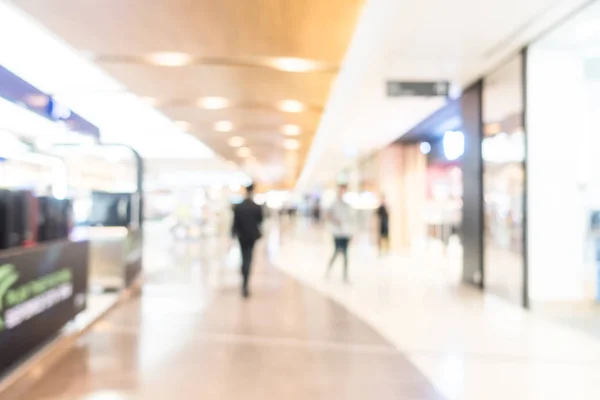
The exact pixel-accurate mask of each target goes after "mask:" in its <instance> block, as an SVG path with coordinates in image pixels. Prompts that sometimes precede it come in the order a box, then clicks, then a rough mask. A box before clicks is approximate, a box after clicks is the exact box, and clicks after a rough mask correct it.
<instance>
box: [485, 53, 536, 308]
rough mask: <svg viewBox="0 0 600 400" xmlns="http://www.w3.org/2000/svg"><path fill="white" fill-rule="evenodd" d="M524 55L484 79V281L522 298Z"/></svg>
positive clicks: (511, 296)
mask: <svg viewBox="0 0 600 400" xmlns="http://www.w3.org/2000/svg"><path fill="white" fill-rule="evenodd" d="M522 75H523V69H522V57H521V56H518V57H516V58H514V59H513V60H511V61H510V62H508V63H506V64H505V65H503V66H502V67H500V68H499V69H498V70H496V71H495V72H494V73H492V74H491V75H490V76H488V77H487V78H486V79H485V80H484V88H483V121H484V139H483V142H482V146H483V147H482V156H483V171H484V172H483V192H484V213H485V223H484V235H485V237H484V245H485V249H484V254H485V259H484V282H485V288H486V290H487V291H488V292H491V293H495V294H497V295H499V296H501V297H503V298H505V299H508V300H510V301H511V302H514V303H517V304H521V303H522V302H523V270H524V251H523V204H524V192H525V190H524V183H525V179H524V177H525V173H524V159H525V133H524V130H523V77H522Z"/></svg>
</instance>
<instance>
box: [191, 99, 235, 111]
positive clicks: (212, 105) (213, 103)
mask: <svg viewBox="0 0 600 400" xmlns="http://www.w3.org/2000/svg"><path fill="white" fill-rule="evenodd" d="M198 106H199V107H202V108H205V109H207V110H221V109H223V108H227V107H229V100H227V99H226V98H224V97H204V98H202V99H200V100H198Z"/></svg>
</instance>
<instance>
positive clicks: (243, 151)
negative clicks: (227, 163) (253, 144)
mask: <svg viewBox="0 0 600 400" xmlns="http://www.w3.org/2000/svg"><path fill="white" fill-rule="evenodd" d="M251 154H252V152H251V151H250V149H249V148H247V147H240V148H239V149H238V151H237V155H238V156H239V157H241V158H246V157H250V155H251Z"/></svg>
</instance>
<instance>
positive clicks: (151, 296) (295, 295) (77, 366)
mask: <svg viewBox="0 0 600 400" xmlns="http://www.w3.org/2000/svg"><path fill="white" fill-rule="evenodd" d="M179 250H180V251H179V252H177V251H172V252H171V253H170V256H171V257H173V265H172V267H170V268H166V269H160V270H157V271H155V272H153V273H152V274H151V275H150V276H149V278H148V279H147V282H146V284H145V285H144V287H143V292H142V294H141V296H140V297H139V298H137V299H135V300H132V301H129V302H128V303H125V304H124V305H122V306H120V307H119V308H118V309H117V310H115V311H114V312H112V313H111V314H110V315H109V316H108V317H107V318H106V319H105V320H103V321H101V322H100V323H98V324H97V325H96V326H95V327H94V328H93V330H92V331H91V332H89V333H88V334H87V335H85V336H84V337H83V338H82V339H81V340H80V341H79V343H77V345H76V347H75V348H73V349H72V350H71V351H70V352H69V353H68V354H67V355H66V356H65V357H63V358H62V359H61V360H60V361H58V362H57V364H56V365H54V366H52V367H51V368H50V369H49V371H46V372H45V373H43V374H42V373H40V375H41V377H40V379H39V380H38V381H37V382H36V383H35V384H34V385H33V386H30V387H26V388H19V391H14V392H13V393H9V394H6V396H3V397H0V398H1V399H2V400H12V399H20V400H59V399H60V400H75V399H77V400H83V399H85V400H130V399H144V400H155V399H156V400H164V399H172V400H186V399H190V400H197V399H219V400H229V399H244V400H259V399H260V400H269V399H286V400H296V399H297V400H306V399H324V400H325V399H327V400H337V399H340V400H341V399H344V400H364V399H369V398H374V399H378V400H385V399H390V400H392V399H394V400H398V399H406V400H412V399H414V400H429V399H441V398H442V397H440V396H439V395H438V394H437V393H436V391H435V390H434V389H433V388H432V386H431V385H430V384H429V383H428V382H427V380H426V379H425V378H424V376H423V375H422V374H421V373H420V372H419V371H418V370H417V369H416V368H415V367H414V366H413V365H412V364H411V363H410V362H408V360H407V359H406V358H405V357H404V356H403V355H402V354H401V353H400V352H398V351H397V350H396V349H395V348H394V347H393V346H392V345H391V344H390V343H388V342H386V341H385V340H384V339H383V338H382V337H381V336H380V335H378V334H377V333H376V332H375V331H373V330H372V329H371V328H370V327H369V326H367V325H366V324H365V323H363V322H362V321H361V320H360V319H358V318H357V317H356V316H354V315H353V314H352V313H350V312H349V311H347V310H346V309H345V308H343V307H341V306H339V305H337V304H336V303H335V302H333V301H332V300H330V299H328V298H327V297H325V296H323V295H321V294H319V292H317V291H314V290H313V289H310V288H308V287H307V286H304V285H302V284H299V283H298V282H297V281H296V280H294V279H292V278H290V277H288V276H286V275H285V274H283V273H281V272H279V271H278V270H277V269H275V268H274V267H272V266H271V265H270V263H269V262H268V261H267V257H266V251H265V250H264V249H263V250H261V251H260V254H259V255H258V259H257V263H256V265H257V266H258V268H257V270H256V271H255V275H254V281H253V289H254V290H253V294H254V295H253V297H252V298H251V299H250V300H249V301H243V300H242V299H241V298H240V295H239V291H238V285H239V277H238V274H239V273H238V272H237V271H236V270H234V269H233V268H227V267H226V266H224V263H223V262H222V258H218V259H217V258H210V257H209V258H207V257H202V256H201V254H202V252H201V251H197V252H194V251H191V252H190V249H183V250H182V249H179Z"/></svg>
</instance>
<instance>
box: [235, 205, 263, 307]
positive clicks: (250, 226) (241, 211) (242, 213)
mask: <svg viewBox="0 0 600 400" xmlns="http://www.w3.org/2000/svg"><path fill="white" fill-rule="evenodd" d="M262 222H263V210H262V208H261V207H260V206H259V205H258V204H256V203H255V202H254V201H252V200H250V199H246V200H244V201H243V202H242V203H241V204H238V205H237V206H236V207H235V208H234V209H233V226H232V234H233V235H234V236H237V238H238V240H239V242H240V250H241V252H242V271H241V272H242V278H243V284H242V293H243V295H244V297H247V296H248V295H249V292H248V284H249V281H250V271H251V270H252V254H253V252H254V245H255V244H256V241H257V240H258V239H260V237H261V236H262V234H261V231H260V228H261V224H262Z"/></svg>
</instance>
